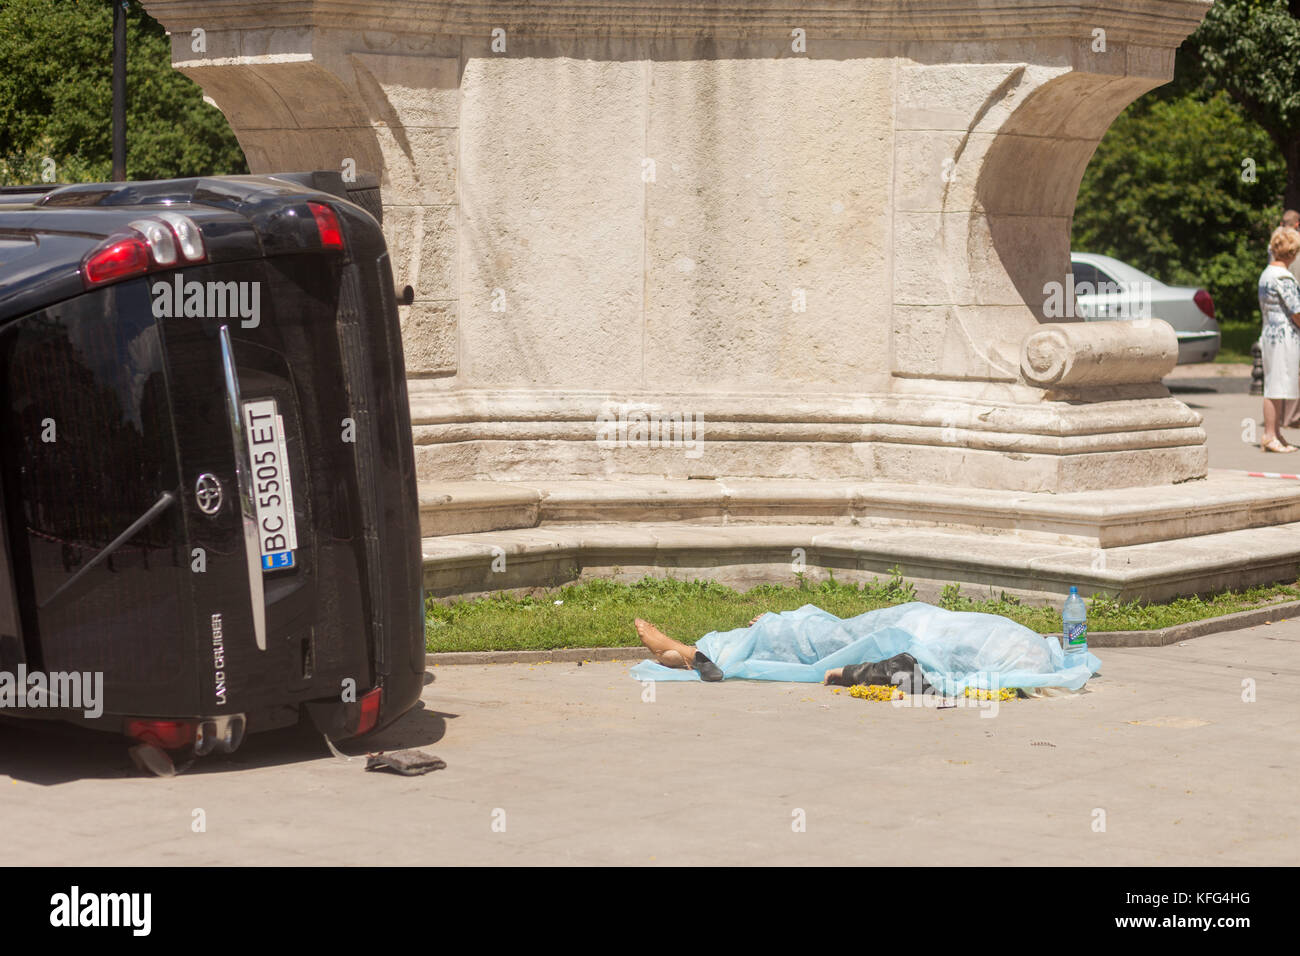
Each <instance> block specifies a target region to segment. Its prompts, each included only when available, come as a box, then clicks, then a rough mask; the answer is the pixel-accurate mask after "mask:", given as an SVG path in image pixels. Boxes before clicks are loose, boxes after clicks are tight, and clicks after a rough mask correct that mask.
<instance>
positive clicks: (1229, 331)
mask: <svg viewBox="0 0 1300 956" xmlns="http://www.w3.org/2000/svg"><path fill="white" fill-rule="evenodd" d="M1259 329H1260V325H1259V323H1258V322H1220V323H1219V333H1220V342H1219V354H1218V355H1217V356H1216V357H1215V359H1214V361H1215V362H1224V363H1233V362H1246V363H1250V362H1251V361H1253V358H1252V357H1251V354H1250V347H1251V346H1252V345H1254V344H1255V343H1256V342H1257V341H1259Z"/></svg>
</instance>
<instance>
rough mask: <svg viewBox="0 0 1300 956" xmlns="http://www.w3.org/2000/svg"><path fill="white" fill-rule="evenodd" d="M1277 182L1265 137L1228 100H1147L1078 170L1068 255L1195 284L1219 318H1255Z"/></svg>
mask: <svg viewBox="0 0 1300 956" xmlns="http://www.w3.org/2000/svg"><path fill="white" fill-rule="evenodd" d="M1246 159H1249V160H1252V161H1253V175H1254V180H1255V181H1254V182H1251V181H1250V178H1251V177H1250V175H1248V174H1249V172H1250V167H1249V166H1247V167H1243V165H1242V162H1243V160H1246ZM1285 183H1286V167H1285V164H1284V163H1283V162H1282V158H1281V156H1280V155H1279V154H1278V151H1277V149H1276V148H1275V147H1274V145H1273V142H1272V141H1271V140H1270V138H1269V136H1268V134H1267V133H1266V132H1265V131H1264V130H1262V129H1261V128H1260V127H1259V126H1258V125H1256V124H1254V123H1252V122H1250V121H1249V120H1248V119H1247V118H1246V117H1245V116H1244V115H1243V113H1242V110H1241V108H1240V107H1238V106H1237V105H1236V104H1235V103H1233V102H1232V101H1231V100H1230V99H1229V98H1228V96H1227V95H1226V94H1224V93H1215V94H1211V95H1209V96H1208V97H1206V98H1202V97H1201V96H1200V95H1198V94H1197V93H1195V92H1193V93H1189V94H1185V95H1183V96H1181V97H1178V98H1175V99H1163V98H1160V97H1158V96H1157V97H1147V98H1144V99H1143V100H1140V101H1139V102H1137V103H1135V104H1133V106H1131V107H1130V108H1129V109H1128V110H1126V111H1125V112H1124V113H1123V114H1121V115H1120V117H1119V118H1118V119H1117V120H1116V121H1115V123H1114V125H1113V126H1111V128H1110V130H1109V131H1108V132H1107V133H1106V135H1105V137H1103V138H1102V141H1101V143H1100V144H1099V145H1098V147H1097V152H1096V153H1095V154H1094V155H1093V158H1092V161H1091V162H1090V163H1089V165H1088V169H1087V171H1086V172H1085V173H1084V177H1083V183H1082V184H1081V186H1080V187H1079V197H1078V201H1077V203H1076V205H1075V211H1074V236H1073V243H1072V244H1073V248H1074V249H1075V250H1076V251H1079V252H1097V253H1101V254H1103V255H1109V256H1114V257H1115V258H1116V259H1120V260H1122V261H1124V262H1127V263H1129V264H1130V265H1133V266H1135V267H1137V268H1139V269H1141V270H1142V271H1144V272H1148V273H1150V274H1151V275H1153V276H1155V277H1156V278H1157V279H1160V280H1161V281H1163V282H1167V283H1169V284H1171V285H1196V286H1202V287H1204V288H1206V289H1208V290H1209V292H1210V294H1211V295H1212V296H1214V301H1215V303H1216V305H1217V307H1218V313H1219V317H1220V319H1227V320H1229V321H1232V320H1254V319H1256V318H1257V317H1258V316H1257V312H1258V308H1259V306H1258V302H1257V293H1256V286H1257V284H1258V281H1259V273H1260V270H1262V269H1263V268H1264V265H1265V263H1266V262H1267V245H1268V236H1269V234H1270V232H1271V231H1272V229H1273V227H1274V226H1275V225H1276V224H1277V221H1278V219H1279V218H1280V216H1281V212H1282V209H1281V205H1280V198H1281V195H1282V189H1283V187H1284V185H1285Z"/></svg>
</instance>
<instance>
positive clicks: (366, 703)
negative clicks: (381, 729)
mask: <svg viewBox="0 0 1300 956" xmlns="http://www.w3.org/2000/svg"><path fill="white" fill-rule="evenodd" d="M383 699H384V689H383V688H382V687H376V688H375V689H374V690H371V691H368V692H367V693H365V694H363V695H362V696H361V701H360V703H361V720H360V722H359V723H358V724H357V736H358V737H360V736H361V735H362V734H368V733H370V731H372V730H374V729H375V724H377V723H379V708H380V705H381V704H382V703H383Z"/></svg>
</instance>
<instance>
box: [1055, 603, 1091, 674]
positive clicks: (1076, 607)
mask: <svg viewBox="0 0 1300 956" xmlns="http://www.w3.org/2000/svg"><path fill="white" fill-rule="evenodd" d="M1061 634H1062V637H1061V650H1063V651H1065V666H1066V667H1077V666H1079V665H1080V664H1082V663H1083V659H1084V655H1085V654H1087V653H1088V609H1087V608H1085V607H1084V606H1083V598H1081V597H1079V589H1078V588H1077V587H1074V586H1073V585H1071V587H1070V596H1069V597H1067V598H1066V599H1065V610H1063V611H1062V612H1061Z"/></svg>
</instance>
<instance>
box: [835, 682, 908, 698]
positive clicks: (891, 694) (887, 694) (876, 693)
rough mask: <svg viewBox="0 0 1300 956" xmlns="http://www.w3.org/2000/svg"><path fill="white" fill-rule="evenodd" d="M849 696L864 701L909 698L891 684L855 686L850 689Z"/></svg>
mask: <svg viewBox="0 0 1300 956" xmlns="http://www.w3.org/2000/svg"><path fill="white" fill-rule="evenodd" d="M849 696H850V697H857V698H860V699H862V700H905V699H906V698H907V695H906V694H904V693H903V692H902V691H901V690H899V689H898V688H897V687H891V686H890V685H889V684H854V685H853V686H852V687H850V688H849Z"/></svg>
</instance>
